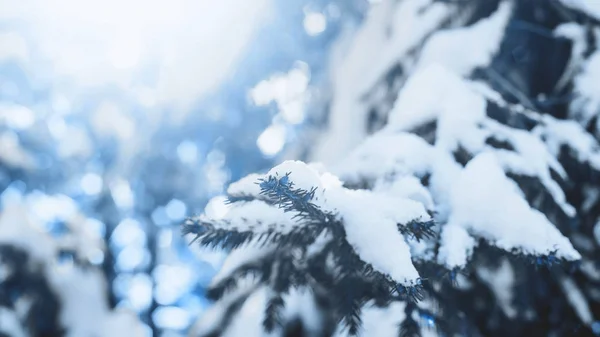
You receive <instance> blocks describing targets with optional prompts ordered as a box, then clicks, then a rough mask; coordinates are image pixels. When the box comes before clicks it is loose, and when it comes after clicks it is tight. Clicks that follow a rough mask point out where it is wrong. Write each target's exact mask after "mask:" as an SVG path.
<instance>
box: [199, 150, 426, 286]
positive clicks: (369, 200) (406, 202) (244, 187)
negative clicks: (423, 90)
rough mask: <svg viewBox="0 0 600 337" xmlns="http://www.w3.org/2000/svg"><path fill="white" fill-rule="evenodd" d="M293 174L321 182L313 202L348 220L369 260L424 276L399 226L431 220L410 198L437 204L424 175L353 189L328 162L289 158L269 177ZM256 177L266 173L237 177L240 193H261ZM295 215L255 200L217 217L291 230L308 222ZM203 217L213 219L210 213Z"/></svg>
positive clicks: (305, 182) (388, 270) (405, 280)
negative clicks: (397, 184) (399, 184)
mask: <svg viewBox="0 0 600 337" xmlns="http://www.w3.org/2000/svg"><path fill="white" fill-rule="evenodd" d="M415 154H416V153H415ZM287 174H289V181H290V182H292V183H293V187H294V188H302V189H305V190H310V189H312V188H314V187H316V188H317V190H316V192H315V198H314V199H313V202H314V203H315V204H316V205H318V206H319V207H320V208H321V210H323V211H324V212H329V213H331V214H334V215H335V216H336V217H338V218H339V219H340V220H341V221H342V223H343V225H344V228H345V230H346V239H347V240H348V242H349V243H350V244H351V245H352V246H353V248H354V249H355V251H356V253H357V254H358V255H359V256H360V257H361V259H362V260H363V261H365V262H367V263H370V264H371V265H373V267H374V268H375V269H377V270H379V271H380V272H382V273H385V274H387V275H389V276H390V277H391V278H393V279H394V280H395V281H396V282H399V283H402V284H405V285H410V284H413V283H414V282H415V281H416V279H418V278H419V274H418V272H417V270H416V269H415V267H414V265H413V264H412V261H411V253H410V248H409V246H408V244H407V243H406V241H405V239H404V237H403V235H402V234H401V233H400V232H399V231H398V227H397V226H398V224H406V223H408V222H410V221H412V220H416V219H421V220H423V221H427V220H429V218H430V217H429V214H428V213H427V210H426V207H425V206H424V205H423V204H422V203H421V202H420V201H421V200H418V201H415V200H412V199H411V198H410V196H412V197H413V198H416V199H422V200H423V201H425V202H427V203H428V206H432V201H431V197H430V196H429V194H428V193H427V191H426V190H425V189H424V188H423V187H422V186H420V184H419V183H418V181H414V180H412V184H413V189H412V191H410V190H409V191H403V192H394V191H393V190H383V191H367V190H349V189H346V188H344V187H342V184H341V182H340V180H339V179H338V178H337V177H336V176H334V175H333V174H331V173H328V172H325V171H324V168H323V167H318V166H315V165H307V164H305V163H303V162H300V161H285V162H283V163H282V164H280V165H277V166H275V167H274V168H273V169H271V170H270V171H269V172H268V173H267V174H266V175H264V176H263V177H269V176H274V177H283V176H285V175H287ZM252 178H256V179H260V176H251V177H247V178H244V179H242V180H241V181H240V182H238V183H236V186H235V189H234V190H235V193H237V194H240V195H249V194H252V193H256V190H255V187H254V184H252V183H251V179H252ZM407 181H410V180H407ZM407 184H408V183H406V184H404V185H405V186H408V185H407ZM415 184H418V186H420V189H419V188H418V186H415ZM406 193H408V194H406ZM293 215H294V214H293V212H288V213H286V212H284V211H283V209H281V208H278V207H276V206H271V205H269V204H267V203H265V202H263V201H260V200H254V201H250V202H242V203H238V204H234V205H232V207H230V208H229V210H228V212H227V213H226V214H224V215H223V216H222V217H221V218H219V219H216V220H215V221H211V223H216V224H217V225H218V226H222V227H223V228H236V229H237V230H252V231H253V232H255V233H261V232H265V231H267V230H270V229H275V230H276V231H277V232H279V233H287V232H288V231H289V230H290V229H291V228H295V227H296V226H301V225H302V222H299V221H297V220H296V219H293ZM202 219H203V220H209V221H210V219H208V218H206V216H203V218H202ZM236 256H237V255H236ZM237 260H238V259H237V258H235V257H234V258H233V260H232V261H234V262H235V263H234V262H232V263H233V264H234V265H235V264H236V263H238V262H239V261H237ZM230 271H231V270H230ZM224 273H225V274H227V273H228V272H224ZM225 274H224V275H225ZM220 275H221V274H220Z"/></svg>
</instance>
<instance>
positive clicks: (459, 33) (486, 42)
mask: <svg viewBox="0 0 600 337" xmlns="http://www.w3.org/2000/svg"><path fill="white" fill-rule="evenodd" d="M512 7H513V6H512V3H511V2H509V1H504V2H502V3H500V5H499V6H498V9H497V10H496V12H495V13H493V14H492V15H491V16H490V17H487V18H484V19H481V20H480V21H478V22H476V23H475V24H473V25H471V26H468V27H459V28H455V29H446V30H441V31H439V32H437V33H435V34H433V35H432V36H431V37H430V38H429V40H427V42H426V43H425V46H424V47H423V50H422V51H421V55H420V56H419V62H418V64H417V68H420V67H425V66H427V65H430V64H434V63H439V64H442V65H443V66H444V67H446V68H448V69H452V70H453V71H454V72H456V73H457V74H459V75H462V76H467V75H469V74H470V73H471V72H472V71H473V70H474V69H475V68H477V67H484V66H487V65H488V64H489V63H490V62H491V60H492V57H493V56H494V54H496V52H497V51H498V48H500V42H501V41H502V38H503V37H504V30H505V28H506V25H507V23H508V19H509V18H510V15H511V13H512ZM465 50H468V51H469V52H465Z"/></svg>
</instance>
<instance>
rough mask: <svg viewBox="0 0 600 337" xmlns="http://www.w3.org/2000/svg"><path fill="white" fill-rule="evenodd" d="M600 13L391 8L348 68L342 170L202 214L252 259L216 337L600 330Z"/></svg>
mask: <svg viewBox="0 0 600 337" xmlns="http://www.w3.org/2000/svg"><path fill="white" fill-rule="evenodd" d="M597 14H598V11H597V10H595V9H594V8H593V6H591V7H590V6H589V5H588V3H587V2H584V1H570V0H560V1H540V2H535V1H510V0H505V1H485V2H484V1H433V0H422V1H421V0H419V1H392V0H390V1H383V2H382V3H381V4H378V5H376V6H374V7H373V10H372V12H371V15H369V16H367V18H366V21H365V22H364V24H363V25H362V26H361V27H360V28H359V29H358V31H357V32H356V34H355V35H354V36H353V38H352V40H350V41H349V43H340V50H338V53H337V55H338V56H340V57H341V58H340V59H339V60H336V61H335V64H334V65H333V71H332V78H331V85H332V88H331V92H332V98H331V102H330V109H329V116H328V121H327V126H326V127H325V128H324V130H323V135H322V137H321V139H320V140H318V141H317V142H316V145H314V148H311V149H309V153H310V157H311V158H316V159H317V160H319V161H323V162H325V163H326V164H327V167H325V166H323V165H317V164H308V165H306V164H303V163H300V162H285V163H283V164H282V165H280V166H277V167H275V168H274V169H273V170H271V171H270V172H268V173H267V174H265V175H257V174H255V175H250V176H248V177H246V178H244V179H242V180H240V181H239V182H237V183H234V184H232V185H231V186H230V188H229V190H228V193H229V201H230V202H231V203H230V204H229V205H228V207H229V209H228V211H227V213H226V214H225V215H223V216H221V217H213V218H211V217H209V216H207V215H203V216H201V217H199V218H197V219H191V220H190V221H189V222H188V224H187V226H186V231H187V232H190V233H193V234H195V235H193V236H192V237H195V238H197V239H198V241H199V242H200V243H201V244H208V245H213V246H222V247H226V248H233V250H232V252H231V255H230V256H229V258H228V259H227V260H226V262H225V265H224V266H223V269H222V270H221V272H220V273H219V274H218V275H217V277H216V278H215V280H214V283H213V287H212V289H211V294H212V295H214V298H215V299H216V300H217V302H216V304H215V306H214V307H213V308H212V309H211V310H210V312H209V313H207V314H206V315H205V316H204V317H203V318H201V319H200V321H199V323H198V327H197V328H198V329H197V330H196V331H195V332H196V333H197V335H199V336H221V335H224V336H235V335H238V334H240V333H241V332H242V331H243V332H244V334H245V335H248V336H263V335H268V336H278V335H285V336H290V335H304V336H331V335H334V336H347V335H352V334H360V335H362V336H384V337H386V336H396V335H398V334H400V335H403V336H415V335H421V336H424V335H461V336H508V335H509V336H516V335H540V334H542V335H552V334H553V335H559V336H560V335H568V336H571V335H573V334H579V333H595V334H596V335H598V334H600V323H599V322H598V321H597V319H598V317H595V316H594V313H595V312H598V311H599V310H600V296H599V295H598V292H597V290H596V289H598V286H599V285H600V283H599V282H600V272H599V270H600V268H599V266H598V264H597V261H598V260H599V258H600V239H599V238H600V234H598V233H600V229H599V228H600V225H598V221H599V220H600V193H598V191H599V190H600V146H599V145H598V127H597V124H598V123H597V121H598V106H600V104H599V103H598V102H600V100H598V98H597V96H598V94H597V90H594V84H593V83H596V82H598V83H600V76H599V75H598V74H597V71H596V70H597V68H598V67H597V64H596V63H598V62H596V61H597V60H596V59H597V58H596V56H597V55H596V54H597V43H598V41H597V40H598V36H600V34H598V31H599V28H598V26H599V25H598V19H597V18H598V15H597ZM346 42H348V41H346ZM370 51H377V52H370ZM538 77H539V78H538ZM569 119H573V120H569ZM310 144H312V142H311V143H310ZM261 182H262V183H261ZM292 238H293V239H292ZM232 243H233V244H232ZM532 267H533V268H532ZM398 285H400V287H398ZM241 327H246V330H241V329H242V328H241Z"/></svg>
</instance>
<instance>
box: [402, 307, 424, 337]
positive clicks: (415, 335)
mask: <svg viewBox="0 0 600 337" xmlns="http://www.w3.org/2000/svg"><path fill="white" fill-rule="evenodd" d="M416 309H417V308H416V306H415V305H414V304H413V303H406V307H405V308H404V313H405V316H406V317H404V320H403V321H402V322H401V323H400V324H399V326H398V328H399V329H398V336H399V337H421V328H420V327H419V323H417V321H415V319H414V318H413V317H412V314H413V311H415V310H416Z"/></svg>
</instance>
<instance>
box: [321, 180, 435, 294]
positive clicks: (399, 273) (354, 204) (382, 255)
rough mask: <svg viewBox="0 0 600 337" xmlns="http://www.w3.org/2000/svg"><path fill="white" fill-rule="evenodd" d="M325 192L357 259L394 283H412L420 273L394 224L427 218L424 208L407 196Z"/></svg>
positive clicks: (358, 191)
mask: <svg viewBox="0 0 600 337" xmlns="http://www.w3.org/2000/svg"><path fill="white" fill-rule="evenodd" d="M328 192H329V194H328V195H329V196H330V199H329V200H330V202H331V203H332V204H334V205H335V206H334V207H335V208H336V209H337V210H338V212H339V213H338V214H339V217H340V218H341V219H342V221H343V224H344V229H345V231H346V239H347V240H348V242H349V243H350V244H351V245H352V247H353V248H354V250H355V251H356V253H357V254H358V255H359V256H360V258H361V259H362V260H363V261H365V262H368V263H370V264H371V265H373V267H374V268H375V269H377V270H379V271H380V272H383V273H385V274H387V275H390V276H391V277H392V278H393V279H394V280H395V281H396V282H399V283H402V284H404V285H411V284H413V283H414V282H415V281H416V279H418V278H419V273H418V272H417V270H416V269H415V267H414V265H413V264H412V261H411V254H410V249H409V246H408V244H407V243H406V241H405V239H404V237H403V236H402V235H401V234H400V233H399V232H398V227H397V224H399V223H400V224H405V223H407V222H409V221H411V220H414V219H419V218H421V219H423V220H428V219H429V215H428V214H427V212H426V210H425V207H423V205H422V204H421V203H419V202H416V201H413V200H410V199H404V198H393V197H391V196H387V195H380V194H377V193H373V192H369V191H364V190H357V191H352V190H339V191H331V190H330V191H328Z"/></svg>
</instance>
